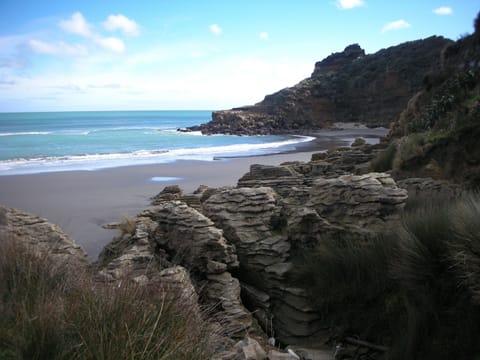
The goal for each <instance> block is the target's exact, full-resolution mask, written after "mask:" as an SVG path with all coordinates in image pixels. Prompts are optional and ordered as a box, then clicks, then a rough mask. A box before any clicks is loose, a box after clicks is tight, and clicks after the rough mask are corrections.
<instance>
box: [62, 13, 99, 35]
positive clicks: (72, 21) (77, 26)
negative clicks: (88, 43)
mask: <svg viewBox="0 0 480 360" xmlns="http://www.w3.org/2000/svg"><path fill="white" fill-rule="evenodd" d="M59 25H60V27H61V28H62V29H63V30H64V31H66V32H68V33H72V34H77V35H81V36H83V37H86V38H88V37H91V36H92V35H93V34H92V30H91V25H90V24H89V23H88V22H87V21H86V20H85V18H84V17H83V15H82V14H81V13H80V12H76V13H74V14H72V16H71V17H70V18H69V19H67V20H62V21H60V23H59Z"/></svg>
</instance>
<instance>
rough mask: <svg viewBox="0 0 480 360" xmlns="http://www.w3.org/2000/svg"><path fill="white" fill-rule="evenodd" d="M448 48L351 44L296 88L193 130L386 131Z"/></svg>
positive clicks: (435, 41) (431, 43) (425, 43)
mask: <svg viewBox="0 0 480 360" xmlns="http://www.w3.org/2000/svg"><path fill="white" fill-rule="evenodd" d="M449 43H451V41H450V40H447V39H444V38H442V37H430V38H428V39H424V40H418V41H413V42H408V43H404V44H401V45H398V46H394V47H390V48H388V49H383V50H380V51H378V52H377V53H375V54H372V55H365V51H364V50H363V49H362V48H361V47H360V46H359V45H357V44H355V45H350V46H348V47H347V48H345V50H344V51H343V52H340V53H335V54H332V55H330V56H329V57H327V58H326V59H324V60H322V61H320V62H317V63H316V64H315V69H314V71H313V73H312V75H311V76H310V77H309V78H307V79H305V80H303V81H301V82H300V83H298V84H297V85H295V86H293V87H291V88H286V89H283V90H280V91H278V92H276V93H274V94H271V95H267V96H266V97H265V99H264V100H263V101H261V102H259V103H257V104H255V105H253V106H246V107H241V108H234V109H232V110H224V111H217V112H214V113H213V115H212V121H210V122H209V123H207V124H203V125H200V126H197V127H193V128H191V130H196V131H198V130H201V131H202V132H203V133H205V134H213V133H231V134H243V135H250V134H275V133H282V132H285V131H301V130H311V129H318V128H323V127H325V126H328V125H330V124H331V123H333V122H352V121H354V122H360V123H363V124H366V125H368V126H372V127H373V126H385V127H388V126H389V124H390V123H391V122H392V121H393V120H395V119H396V118H397V117H398V115H399V114H400V112H401V111H402V110H403V109H404V108H405V106H406V105H407V103H408V100H409V99H410V98H411V97H412V96H413V95H414V94H415V93H417V92H418V91H419V90H420V89H421V87H422V81H423V79H424V77H425V75H426V74H427V73H428V72H429V71H432V69H436V68H439V66H440V61H439V60H440V53H441V51H442V49H443V48H444V47H445V46H446V45H447V44H449Z"/></svg>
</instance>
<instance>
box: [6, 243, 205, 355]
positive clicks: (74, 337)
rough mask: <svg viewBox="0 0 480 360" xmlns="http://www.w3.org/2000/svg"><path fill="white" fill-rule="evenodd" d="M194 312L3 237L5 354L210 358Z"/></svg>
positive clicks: (158, 292) (159, 293) (148, 289)
mask: <svg viewBox="0 0 480 360" xmlns="http://www.w3.org/2000/svg"><path fill="white" fill-rule="evenodd" d="M197 315H198V313H197V312H196V309H194V308H192V305H191V304H187V303H184V302H182V301H179V300H178V299H175V300H174V297H173V296H168V297H167V296H165V293H164V292H163V291H162V290H161V289H158V288H152V287H146V286H140V285H137V284H134V283H132V282H129V281H124V282H122V283H121V284H120V285H115V286H112V285H109V284H99V283H95V282H93V280H92V278H91V276H89V275H88V274H73V273H72V272H71V271H70V270H69V269H68V268H66V267H64V266H61V265H60V266H59V265H56V264H55V263H53V262H52V261H50V259H49V258H48V256H42V257H40V256H39V254H35V253H33V252H32V251H31V249H28V248H26V247H24V246H22V245H21V244H20V243H19V242H18V241H15V239H11V238H5V237H3V238H0V359H48V360H51V359H102V360H107V359H112V360H113V359H208V358H209V357H210V355H211V354H210V350H209V348H210V346H209V341H210V336H211V335H210V330H209V328H208V327H207V325H206V323H204V322H203V321H202V320H201V319H200V318H199V316H197Z"/></svg>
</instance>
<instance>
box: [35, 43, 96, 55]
mask: <svg viewBox="0 0 480 360" xmlns="http://www.w3.org/2000/svg"><path fill="white" fill-rule="evenodd" d="M28 46H29V47H30V49H31V50H32V51H33V52H34V53H36V54H48V55H60V56H86V55H88V51H87V49H86V48H85V46H82V45H69V44H66V43H64V42H63V41H60V42H57V43H55V44H50V43H47V42H45V41H41V40H35V39H32V40H29V41H28Z"/></svg>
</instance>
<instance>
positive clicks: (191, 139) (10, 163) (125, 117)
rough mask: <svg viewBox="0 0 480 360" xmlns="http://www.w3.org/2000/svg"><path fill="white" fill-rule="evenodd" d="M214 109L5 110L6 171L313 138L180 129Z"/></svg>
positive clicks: (229, 152)
mask: <svg viewBox="0 0 480 360" xmlns="http://www.w3.org/2000/svg"><path fill="white" fill-rule="evenodd" d="M210 119H211V112H210V111H102V112H52V113H0V175H13V174H32V173H41V172H52V171H69V170H97V169H102V168H111V167H119V166H127V165H140V164H155V163H165V162H172V161H176V160H180V159H185V160H207V161H209V160H213V159H214V158H215V157H222V156H244V155H258V154H265V153H275V152H281V151H286V150H290V149H293V148H294V146H295V144H298V143H300V142H305V141H310V140H312V139H313V138H308V137H303V136H231V135H215V136H203V135H201V134H200V133H182V132H178V131H176V130H177V129H178V128H184V127H188V126H192V125H198V124H201V123H205V122H207V121H209V120H210Z"/></svg>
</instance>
